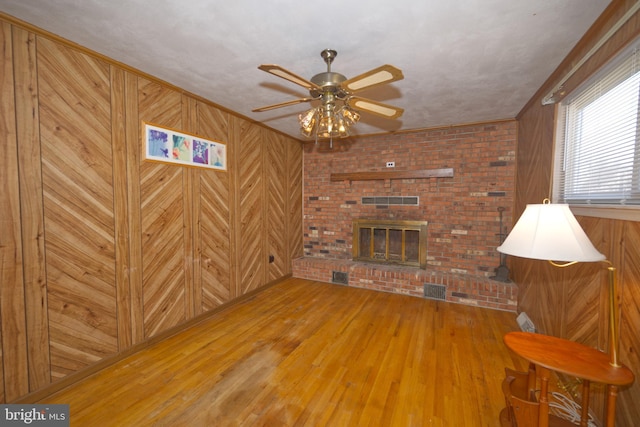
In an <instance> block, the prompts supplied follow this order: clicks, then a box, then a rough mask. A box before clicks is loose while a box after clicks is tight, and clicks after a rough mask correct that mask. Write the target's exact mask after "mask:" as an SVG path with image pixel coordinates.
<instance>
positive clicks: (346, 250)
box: [293, 120, 517, 311]
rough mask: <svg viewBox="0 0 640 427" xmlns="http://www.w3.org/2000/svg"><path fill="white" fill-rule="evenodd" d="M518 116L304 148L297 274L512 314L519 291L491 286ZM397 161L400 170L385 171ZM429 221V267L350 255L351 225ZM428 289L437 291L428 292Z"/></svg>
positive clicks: (506, 214)
mask: <svg viewBox="0 0 640 427" xmlns="http://www.w3.org/2000/svg"><path fill="white" fill-rule="evenodd" d="M515 149H516V122H515V121H514V120H509V121H501V122H493V123H483V124H475V125H468V126H455V127H448V128H443V129H431V130H424V131H419V132H408V133H401V134H395V135H379V136H369V137H361V138H358V139H357V140H349V139H347V140H341V141H338V142H334V148H333V149H329V147H328V145H327V146H326V147H325V146H324V144H323V143H321V142H319V143H318V145H315V144H308V145H306V146H305V153H304V208H303V209H304V219H303V227H304V256H303V257H302V258H299V259H297V260H294V262H293V274H294V276H296V277H303V278H309V279H312V280H321V281H325V282H331V281H334V277H335V273H336V272H337V273H346V274H338V276H339V277H341V278H344V277H347V278H348V279H347V284H348V285H349V286H358V287H365V288H370V289H375V290H381V291H388V292H398V293H405V294H408V295H413V296H416V297H425V295H426V296H427V297H431V296H432V295H431V293H430V292H431V290H433V289H436V290H440V289H441V290H442V291H443V292H442V293H440V292H437V293H438V299H441V298H440V297H441V295H444V299H445V300H446V301H453V302H459V303H464V304H470V305H478V306H483V307H490V308H497V309H502V310H511V311H515V309H516V298H517V288H516V287H515V285H512V284H510V283H501V282H497V281H495V280H492V279H491V277H492V276H494V275H495V269H496V267H498V266H499V265H500V256H499V254H498V253H497V252H496V250H495V248H496V247H497V246H498V245H499V244H500V235H501V233H502V232H504V231H505V230H504V229H502V230H501V227H500V222H499V220H500V211H501V212H502V214H503V222H504V224H505V225H510V224H511V212H512V206H513V197H514V196H513V189H514V179H515V176H514V175H515V160H514V157H515ZM387 162H393V163H394V165H395V167H394V168H387V167H386V164H387ZM358 219H362V220H376V221H424V222H428V231H427V237H426V245H425V247H426V254H425V257H424V262H425V265H423V267H424V268H420V266H417V267H416V266H407V265H397V264H393V263H392V264H390V265H384V264H380V263H377V262H375V263H371V262H364V261H362V260H359V259H356V260H354V259H353V249H354V245H353V243H352V239H353V223H354V220H358ZM431 285H436V286H435V287H432V286H431Z"/></svg>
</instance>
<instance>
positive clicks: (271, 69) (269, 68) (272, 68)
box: [258, 64, 320, 90]
mask: <svg viewBox="0 0 640 427" xmlns="http://www.w3.org/2000/svg"><path fill="white" fill-rule="evenodd" d="M258 69H260V70H262V71H266V72H267V73H271V74H273V75H274V76H278V77H282V78H283V79H285V80H289V81H290V82H292V83H295V84H297V85H300V86H302V87H303V88H305V89H307V90H312V89H320V86H318V85H317V84H315V83H311V82H310V81H309V80H307V79H305V78H303V77H300V76H298V75H297V74H293V73H292V72H291V71H289V70H285V69H284V68H282V67H281V66H279V65H269V64H264V65H260V66H259V67H258Z"/></svg>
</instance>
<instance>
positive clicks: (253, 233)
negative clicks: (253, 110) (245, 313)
mask: <svg viewBox="0 0 640 427" xmlns="http://www.w3.org/2000/svg"><path fill="white" fill-rule="evenodd" d="M237 122H238V124H239V126H240V129H239V140H238V145H237V148H236V152H237V158H238V159H239V160H238V166H237V173H238V178H237V181H238V189H237V191H238V197H239V206H240V208H239V209H240V212H239V213H238V215H239V220H240V224H239V225H240V241H239V242H238V243H237V246H238V258H237V262H238V263H239V264H240V277H239V286H240V289H239V291H240V294H245V293H247V292H248V291H250V290H252V289H256V288H259V287H260V286H262V285H263V284H265V273H264V266H265V240H264V239H265V237H264V210H265V205H264V203H265V184H264V152H263V150H264V148H263V141H262V129H261V128H260V127H258V126H256V125H254V124H251V123H249V122H247V121H244V120H237Z"/></svg>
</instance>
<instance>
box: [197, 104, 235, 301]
mask: <svg viewBox="0 0 640 427" xmlns="http://www.w3.org/2000/svg"><path fill="white" fill-rule="evenodd" d="M228 124H229V114H228V113H225V112H222V111H221V110H219V109H217V108H214V107H212V106H208V105H205V104H202V103H200V104H198V134H201V135H203V136H207V137H208V138H210V139H213V140H216V141H221V142H225V143H227V150H229V149H230V142H229V128H228ZM227 154H229V152H227ZM230 174H231V171H229V170H227V171H226V172H221V171H213V170H202V171H201V173H200V193H199V206H200V208H199V212H198V213H199V220H198V221H199V223H198V228H197V233H198V237H197V238H196V240H197V241H198V242H199V248H200V253H199V258H200V280H201V286H200V289H201V293H202V294H201V297H200V300H201V307H200V310H201V311H207V310H211V309H213V308H215V307H217V306H219V305H221V304H223V303H225V302H227V301H229V299H230V295H231V294H230V292H231V263H230V254H231V227H230V220H231V218H230V206H231V199H230V197H229V192H230V188H229V185H230Z"/></svg>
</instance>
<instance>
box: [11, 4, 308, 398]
mask: <svg viewBox="0 0 640 427" xmlns="http://www.w3.org/2000/svg"><path fill="white" fill-rule="evenodd" d="M0 18H1V19H0V47H2V63H1V64H0V138H1V141H2V152H3V156H0V174H1V177H2V181H1V183H2V187H3V188H2V190H1V192H0V268H1V270H0V274H1V275H2V276H1V278H2V282H1V287H0V321H1V323H0V334H1V338H2V339H1V341H0V343H1V345H0V364H1V365H2V367H3V369H0V402H12V401H15V400H17V399H19V398H21V397H24V396H25V395H27V394H29V393H32V392H35V391H38V390H42V389H44V388H46V387H48V386H50V385H51V384H53V383H55V382H56V381H58V380H60V379H62V378H64V377H68V376H69V375H70V374H72V373H78V372H82V371H83V370H88V369H90V368H91V366H95V364H97V363H98V362H100V361H104V360H106V359H107V358H114V357H117V356H118V355H119V354H122V353H123V352H126V351H127V350H128V349H131V348H132V347H134V346H136V345H139V344H140V343H143V342H144V341H145V340H148V339H150V338H152V337H156V336H158V335H159V334H162V333H163V332H166V331H168V330H170V329H172V328H175V327H179V326H180V325H182V324H184V323H185V322H188V321H189V320H191V319H194V318H196V317H197V316H198V315H201V314H203V313H206V312H208V311H210V310H212V309H214V308H216V307H218V306H220V305H221V304H224V303H226V302H229V301H231V300H233V299H235V298H237V297H239V296H241V295H243V294H245V293H247V292H248V291H251V290H254V289H257V288H259V287H261V286H264V285H265V284H267V283H269V282H272V281H275V280H278V279H280V278H283V277H286V276H287V275H289V274H290V273H291V259H293V258H295V257H298V256H300V255H302V147H301V143H300V141H297V140H294V139H292V138H289V137H286V136H283V135H281V134H279V133H276V132H274V131H271V130H269V129H266V128H264V127H262V126H259V125H256V124H254V123H251V122H249V121H247V120H246V119H244V118H242V117H239V116H237V115H235V114H233V113H231V112H228V111H225V110H223V109H221V108H219V107H217V106H216V105H214V104H212V103H210V102H208V101H206V100H202V99H200V98H198V97H196V96H194V95H191V94H189V93H186V92H184V91H182V90H180V89H179V88H176V87H173V86H170V85H168V84H166V83H163V82H161V81H158V80H156V79H154V78H153V77H151V76H147V75H144V74H142V73H139V72H137V71H136V70H133V69H129V68H127V67H126V66H123V65H121V64H117V63H115V62H113V61H111V60H109V59H108V58H104V57H102V56H100V55H97V54H94V53H92V52H90V51H87V50H85V49H82V48H78V47H76V46H73V45H71V44H68V43H66V42H65V41H63V40H60V39H59V38H57V37H55V36H52V35H49V34H46V33H44V32H41V31H40V30H38V29H36V28H33V27H30V26H27V25H24V24H22V23H19V22H17V21H14V20H13V19H11V18H9V17H3V16H0ZM143 121H148V122H152V123H155V124H158V125H161V126H166V127H171V128H174V129H178V130H182V131H185V132H191V133H196V134H200V135H202V136H204V137H207V138H211V139H215V140H220V141H223V142H226V143H227V150H228V151H227V154H228V171H226V172H224V171H214V170H209V169H197V168H187V167H180V166H175V165H167V164H161V163H151V162H145V161H143V160H142V127H141V124H142V122H143ZM270 255H272V256H273V262H269V259H270V258H269V256H270Z"/></svg>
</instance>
